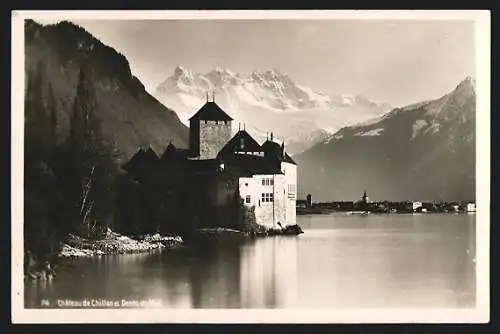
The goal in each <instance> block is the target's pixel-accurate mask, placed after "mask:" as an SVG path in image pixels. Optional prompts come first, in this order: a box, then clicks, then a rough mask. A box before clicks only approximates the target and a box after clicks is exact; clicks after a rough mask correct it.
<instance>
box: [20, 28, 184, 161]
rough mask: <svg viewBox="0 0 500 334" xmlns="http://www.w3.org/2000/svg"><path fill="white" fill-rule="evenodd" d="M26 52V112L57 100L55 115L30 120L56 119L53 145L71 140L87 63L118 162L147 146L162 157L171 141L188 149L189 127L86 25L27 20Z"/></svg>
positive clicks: (105, 131)
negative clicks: (70, 136) (80, 87)
mask: <svg viewBox="0 0 500 334" xmlns="http://www.w3.org/2000/svg"><path fill="white" fill-rule="evenodd" d="M25 54H26V57H25V75H26V80H25V81H26V87H25V100H26V101H27V103H28V105H26V108H25V109H26V110H31V109H32V108H31V106H30V105H29V103H31V104H33V105H43V104H46V101H47V100H48V99H51V98H53V101H54V102H53V104H54V111H53V112H54V115H53V116H49V115H48V114H46V115H35V116H36V118H35V116H33V118H31V116H32V115H27V118H26V122H27V123H30V122H35V119H36V120H37V122H40V118H45V119H47V118H49V117H53V118H54V119H53V121H54V122H55V128H56V138H55V142H54V143H53V145H54V146H57V145H60V144H61V143H63V142H64V141H65V140H66V139H67V138H68V135H69V131H70V120H71V118H72V114H73V103H74V99H75V95H76V89H77V85H78V77H79V72H80V69H81V68H82V65H83V63H84V62H85V63H86V64H87V65H88V66H90V67H92V68H93V70H94V73H95V76H94V82H93V90H94V92H95V95H96V97H97V101H96V106H95V107H96V109H95V116H96V117H97V119H98V120H99V122H100V124H101V131H102V133H103V136H104V140H105V141H106V145H108V146H109V147H112V148H113V149H115V150H116V152H117V155H118V159H119V160H120V161H122V162H123V161H126V160H128V159H129V158H130V157H131V156H132V155H133V154H134V153H135V152H136V151H137V150H138V149H139V148H146V147H149V146H151V147H152V148H153V149H154V150H155V151H156V152H157V153H159V154H160V153H162V152H163V150H164V149H165V147H166V146H167V145H168V143H169V142H170V141H172V142H173V143H174V144H175V145H176V146H178V147H187V145H188V128H187V127H186V126H185V125H184V124H182V123H181V121H180V120H179V118H178V116H177V114H176V113H175V112H174V111H173V110H171V109H169V108H166V107H165V106H164V105H162V104H161V103H160V102H159V101H157V100H156V99H155V98H154V97H152V96H151V95H150V94H148V93H147V92H146V90H145V88H144V85H143V84H142V83H141V82H140V80H139V79H138V78H137V77H135V76H134V75H133V74H132V73H131V71H130V66H129V63H128V61H127V59H126V58H125V56H123V55H122V54H120V53H118V52H117V51H116V50H115V49H113V48H112V47H110V46H107V45H104V44H103V43H102V42H101V41H99V40H98V39H97V38H95V37H94V36H92V35H91V34H90V33H88V32H87V31H86V30H85V29H83V28H82V27H80V26H78V25H75V24H73V23H71V22H68V21H63V22H60V23H57V24H52V25H41V24H39V23H37V22H35V21H33V20H26V21H25ZM35 78H37V80H35ZM28 83H29V85H28ZM35 86H36V87H35ZM34 91H39V92H42V94H41V96H37V97H36V98H35V97H34V96H32V93H33V92H34ZM49 95H50V96H49ZM34 126H35V127H36V126H40V125H37V124H34Z"/></svg>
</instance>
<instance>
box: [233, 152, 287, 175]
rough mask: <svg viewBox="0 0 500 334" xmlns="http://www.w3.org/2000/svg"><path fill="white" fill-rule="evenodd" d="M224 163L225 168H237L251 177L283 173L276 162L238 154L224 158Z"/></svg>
mask: <svg viewBox="0 0 500 334" xmlns="http://www.w3.org/2000/svg"><path fill="white" fill-rule="evenodd" d="M224 163H225V164H226V165H227V166H238V167H239V168H241V169H242V170H245V171H246V172H248V173H250V174H251V175H256V174H282V173H283V172H282V171H281V166H280V165H279V164H278V163H276V161H272V160H270V159H266V158H265V157H260V156H255V155H246V154H241V155H240V154H238V155H232V156H228V157H226V158H225V160H224Z"/></svg>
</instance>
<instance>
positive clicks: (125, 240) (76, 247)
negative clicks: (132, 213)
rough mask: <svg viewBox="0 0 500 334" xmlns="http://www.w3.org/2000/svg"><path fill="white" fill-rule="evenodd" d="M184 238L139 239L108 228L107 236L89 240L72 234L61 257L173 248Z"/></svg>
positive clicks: (155, 235) (154, 236) (153, 237)
mask: <svg viewBox="0 0 500 334" xmlns="http://www.w3.org/2000/svg"><path fill="white" fill-rule="evenodd" d="M182 243H183V240H182V238H181V237H179V236H161V235H160V234H158V233H157V234H153V235H146V236H144V237H142V238H140V239H138V240H136V239H132V238H130V237H128V236H124V235H121V234H119V233H116V232H112V231H110V230H108V233H107V235H106V237H105V238H103V239H100V240H89V239H85V238H82V237H79V236H76V235H73V234H70V235H69V236H68V238H67V239H66V242H65V243H64V245H63V247H62V250H61V252H60V253H59V256H60V257H89V256H103V255H109V254H131V253H143V252H149V251H154V250H158V249H162V248H167V249H171V248H174V247H176V246H179V245H180V244H182Z"/></svg>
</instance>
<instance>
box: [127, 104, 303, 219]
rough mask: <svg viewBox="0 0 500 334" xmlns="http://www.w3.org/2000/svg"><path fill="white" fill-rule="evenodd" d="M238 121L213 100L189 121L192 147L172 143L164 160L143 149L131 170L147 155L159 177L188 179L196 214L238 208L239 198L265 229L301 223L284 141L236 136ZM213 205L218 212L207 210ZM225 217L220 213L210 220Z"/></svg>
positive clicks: (294, 168) (241, 132)
mask: <svg viewBox="0 0 500 334" xmlns="http://www.w3.org/2000/svg"><path fill="white" fill-rule="evenodd" d="M232 121H233V119H232V118H231V117H230V116H229V115H228V114H227V113H226V112H225V111H224V110H222V109H221V108H220V107H219V106H218V105H217V104H216V103H215V101H208V99H207V102H206V103H205V104H204V105H203V106H202V107H201V108H200V109H199V110H198V112H196V113H195V114H194V115H193V116H192V117H191V118H190V119H189V123H190V124H189V148H188V149H181V148H177V147H175V146H174V145H173V144H172V143H170V144H169V145H168V146H167V148H166V150H165V152H164V153H163V154H162V155H161V157H158V156H156V154H155V153H154V152H153V151H152V150H151V149H149V153H148V152H146V151H144V150H142V151H140V152H138V154H136V156H134V157H133V158H132V159H131V161H130V162H129V164H128V170H133V169H134V168H133V167H134V163H135V165H138V161H134V158H136V157H137V156H138V155H140V153H141V152H142V155H143V157H142V158H141V159H140V160H141V163H142V165H144V161H145V160H147V159H149V161H151V163H157V164H159V165H160V168H159V170H160V171H159V173H160V176H159V177H157V179H162V178H163V176H162V175H165V176H166V175H167V174H169V175H172V174H175V173H182V174H183V175H184V178H183V180H184V181H182V182H184V183H185V184H186V187H188V188H189V195H188V196H187V197H186V198H188V199H187V200H188V201H189V202H190V203H191V204H190V209H189V210H190V211H192V212H198V211H214V212H217V208H221V207H227V206H228V205H234V203H235V202H234V201H233V199H234V198H235V197H238V199H239V203H243V205H244V207H245V208H247V209H249V210H251V211H252V212H253V213H254V217H255V222H256V223H257V224H259V225H263V226H265V227H268V228H279V227H286V226H288V225H295V224H296V197H297V196H296V194H297V165H296V163H295V162H294V161H293V159H292V158H291V157H290V156H289V155H288V154H287V153H286V151H285V146H284V143H282V144H281V145H280V144H278V143H276V142H275V141H274V140H273V135H272V133H271V136H270V138H267V140H266V141H265V142H264V143H263V144H262V145H260V144H259V143H258V142H257V141H256V140H255V139H254V138H252V136H251V135H250V134H249V133H248V132H247V131H245V129H243V130H241V129H239V130H238V131H237V132H236V134H234V135H233V134H232V133H233V131H232V126H233V124H232ZM148 154H149V157H146V156H147V155H148ZM146 158H147V159H146ZM135 160H139V159H135ZM156 160H158V161H157V162H155V161H156ZM176 166H177V167H176ZM174 170H175V172H174ZM179 175H180V174H179ZM186 175H187V176H186ZM174 178H177V177H174ZM178 179H180V176H179V177H178ZM174 181H175V180H174ZM179 182H180V181H179ZM200 203H201V204H200ZM207 206H208V207H210V208H215V209H213V210H212V209H211V210H207V209H205V208H206V207H207ZM200 208H203V209H200ZM219 211H220V210H219ZM202 216H206V215H205V214H202ZM202 218H206V217H202ZM224 219H225V220H231V219H233V218H227V217H226V218H224ZM224 219H223V218H220V217H219V216H217V214H215V215H213V216H212V217H211V218H210V220H212V221H214V220H224Z"/></svg>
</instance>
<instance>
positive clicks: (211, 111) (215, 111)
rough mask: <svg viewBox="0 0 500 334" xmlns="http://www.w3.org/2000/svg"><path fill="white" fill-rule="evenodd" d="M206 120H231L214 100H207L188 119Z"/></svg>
mask: <svg viewBox="0 0 500 334" xmlns="http://www.w3.org/2000/svg"><path fill="white" fill-rule="evenodd" d="M192 119H198V120H207V121H232V120H233V119H232V118H231V116H229V115H228V114H226V112H225V111H224V110H222V109H221V107H219V106H218V105H217V104H216V103H215V102H207V103H205V105H204V106H203V107H201V108H200V110H198V112H197V113H196V114H194V115H193V116H192V117H191V118H190V119H189V120H192Z"/></svg>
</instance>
